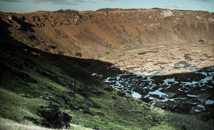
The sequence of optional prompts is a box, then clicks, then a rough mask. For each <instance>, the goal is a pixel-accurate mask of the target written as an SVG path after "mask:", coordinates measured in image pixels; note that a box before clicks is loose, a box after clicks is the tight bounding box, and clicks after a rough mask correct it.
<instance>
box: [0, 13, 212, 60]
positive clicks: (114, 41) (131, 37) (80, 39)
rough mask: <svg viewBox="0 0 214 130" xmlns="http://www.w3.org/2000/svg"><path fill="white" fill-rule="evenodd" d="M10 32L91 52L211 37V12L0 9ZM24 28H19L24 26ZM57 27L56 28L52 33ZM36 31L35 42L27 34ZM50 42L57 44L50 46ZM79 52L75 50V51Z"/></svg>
mask: <svg viewBox="0 0 214 130" xmlns="http://www.w3.org/2000/svg"><path fill="white" fill-rule="evenodd" d="M0 18H1V20H2V21H3V22H5V23H7V24H9V25H10V26H11V27H13V28H8V30H9V31H10V32H11V35H12V36H13V37H14V38H15V39H18V40H19V41H21V42H24V43H26V44H28V45H29V46H32V47H35V48H39V49H42V50H43V51H48V52H51V53H56V54H64V55H70V56H75V55H76V54H77V53H78V54H79V53H81V56H82V57H85V58H93V57H99V56H103V55H106V54H109V52H111V51H112V50H117V49H118V50H119V49H123V48H130V47H136V46H142V45H143V44H150V43H172V44H173V43H180V42H183V43H184V42H185V43H187V44H188V43H190V42H199V41H200V40H203V41H204V42H210V41H214V37H213V36H214V13H212V12H203V11H182V10H166V9H127V10H124V9H100V10H97V11H83V12H78V11H72V10H70V11H69V10H61V11H56V12H33V13H26V14H14V13H13V14H12V13H0ZM23 28H24V29H23ZM56 30H58V32H59V33H55V32H56ZM29 36H35V38H36V39H37V43H34V42H32V41H31V40H29V39H28V37H29ZM50 46H55V47H56V49H55V50H54V51H51V50H52V48H50ZM78 56H79V55H78Z"/></svg>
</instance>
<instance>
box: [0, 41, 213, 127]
mask: <svg viewBox="0 0 214 130" xmlns="http://www.w3.org/2000/svg"><path fill="white" fill-rule="evenodd" d="M0 45H1V46H0V47H1V48H0V53H1V55H0V58H1V61H0V63H1V64H0V65H1V66H0V67H1V68H2V70H4V71H1V75H3V76H2V77H1V84H0V99H1V100H0V104H1V106H0V118H3V119H5V118H7V119H10V120H12V121H14V122H19V123H22V122H25V121H26V119H24V116H29V117H32V118H34V119H37V121H38V124H37V125H41V120H42V117H40V114H39V113H38V109H39V108H40V107H41V106H48V105H49V103H52V104H55V105H58V106H59V107H60V110H62V111H64V112H66V113H68V114H70V115H71V116H72V121H71V129H73V128H75V129H77V130H78V129H81V130H82V129H88V128H94V127H100V128H101V129H102V130H109V129H113V130H142V129H143V130H144V129H145V130H149V129H152V130H158V129H163V130H164V129H167V130H168V129H169V130H170V129H181V126H182V125H185V124H186V121H187V119H188V117H189V116H187V117H186V118H185V120H184V121H183V120H181V121H180V119H182V115H175V114H169V113H168V112H166V111H163V110H160V109H156V108H154V107H150V106H149V105H148V104H146V103H145V102H143V101H140V100H138V99H135V98H133V97H131V96H129V95H125V96H122V97H121V96H119V95H118V91H117V90H115V89H113V90H112V91H109V90H108V89H106V88H108V86H106V85H105V84H103V83H101V82H100V81H98V80H97V79H94V78H93V77H92V76H91V75H90V71H91V72H93V69H90V70H89V68H94V69H95V70H96V69H98V68H99V65H103V66H105V65H106V64H105V63H102V62H101V61H98V60H95V61H94V60H86V61H81V62H78V60H75V59H71V58H70V57H65V56H59V55H53V54H49V53H45V52H42V51H38V50H34V49H32V48H29V47H26V46H25V45H22V44H21V43H19V42H16V41H12V40H3V42H1V44H0ZM24 48H25V49H27V50H28V51H29V52H35V51H37V53H39V54H40V56H34V55H32V54H31V53H26V51H24ZM85 62H93V64H92V65H91V66H90V67H82V66H84V65H85V64H84V63H85ZM81 64H82V66H81ZM93 66H95V67H93ZM112 97H114V98H112ZM87 112H88V113H87ZM179 116H180V117H179ZM190 119H191V118H190ZM1 122H2V120H1ZM6 122H8V123H10V121H9V120H6ZM190 122H191V123H189V124H190V125H187V127H188V128H190V127H191V126H192V125H193V124H194V123H195V122H196V123H198V124H200V125H201V127H203V126H204V128H210V124H209V123H208V124H206V123H202V122H200V120H194V122H193V121H191V120H190ZM12 124H16V123H12ZM75 124H79V125H75ZM19 125H20V124H19ZM33 125H34V124H33ZM6 126H8V125H6ZM15 126H16V125H15ZM82 126H86V127H87V128H86V127H82ZM33 127H34V126H33ZM35 127H36V126H35ZM8 128H11V129H12V128H14V125H13V126H11V127H8ZM22 128H23V129H25V128H29V127H28V126H26V125H23V126H22V125H21V126H20V129H22ZM44 129H45V128H44Z"/></svg>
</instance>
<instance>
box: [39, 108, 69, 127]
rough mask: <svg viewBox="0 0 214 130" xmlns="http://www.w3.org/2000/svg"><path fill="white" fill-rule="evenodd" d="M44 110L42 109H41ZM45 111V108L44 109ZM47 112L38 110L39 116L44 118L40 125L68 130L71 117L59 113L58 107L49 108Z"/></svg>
mask: <svg viewBox="0 0 214 130" xmlns="http://www.w3.org/2000/svg"><path fill="white" fill-rule="evenodd" d="M43 109H44V108H43ZM46 109H47V108H46ZM48 109H49V110H40V113H41V116H42V117H43V118H44V119H43V122H42V124H43V125H44V126H46V127H50V128H60V129H61V128H68V129H69V127H70V121H71V120H72V117H71V116H70V115H69V114H67V113H65V112H63V111H61V110H60V109H59V107H58V106H55V105H53V106H50V107H48Z"/></svg>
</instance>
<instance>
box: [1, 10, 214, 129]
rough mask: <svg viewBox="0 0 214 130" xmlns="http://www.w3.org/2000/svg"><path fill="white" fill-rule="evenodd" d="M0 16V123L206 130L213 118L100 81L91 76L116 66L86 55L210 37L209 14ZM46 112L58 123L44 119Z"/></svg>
mask: <svg viewBox="0 0 214 130" xmlns="http://www.w3.org/2000/svg"><path fill="white" fill-rule="evenodd" d="M186 15H188V16H189V17H185V16H186ZM197 16H199V17H197ZM0 17H1V19H0V29H1V33H0V34H1V35H0V41H1V42H0V59H1V60H0V67H1V71H0V76H1V77H0V104H1V106H0V117H1V118H2V119H1V120H0V124H4V125H2V126H0V128H2V129H3V128H5V125H6V127H9V126H8V125H7V124H5V123H1V122H5V120H6V122H9V124H10V121H9V120H8V119H10V120H13V121H16V122H19V123H21V124H25V122H26V121H31V122H33V123H34V124H36V125H43V126H46V127H53V128H62V127H67V125H68V124H70V123H71V124H72V125H71V129H72V128H73V127H76V128H77V127H82V126H84V127H89V128H93V129H107V130H108V129H114V130H139V129H153V130H155V129H157V130H159V129H164V130H165V129H167V130H170V129H172V130H174V129H194V130H195V129H198V130H200V129H213V122H212V120H210V121H208V122H203V121H201V120H200V119H199V118H198V117H197V116H194V115H177V114H174V113H170V112H166V111H163V110H161V109H158V108H154V107H152V106H150V105H149V104H147V103H145V102H143V101H141V100H138V99H135V98H133V97H131V96H130V95H127V94H125V93H123V92H121V91H118V90H116V89H114V88H112V87H110V86H108V85H106V84H103V83H102V82H101V81H99V80H98V79H97V78H95V77H93V76H101V75H103V76H107V75H111V74H112V73H116V72H120V70H119V69H118V68H116V67H114V65H113V64H111V63H108V62H103V61H99V60H95V59H92V58H96V57H100V56H104V55H108V54H111V53H114V52H118V51H120V50H121V49H129V48H132V47H143V45H144V44H150V43H152V42H158V43H162V42H166V43H173V42H188V41H197V42H198V41H199V40H203V41H212V40H213V37H212V35H213V30H214V28H213V27H214V21H213V19H214V18H213V13H208V12H192V11H188V12H186V11H170V10H160V9H152V10H120V9H117V10H106V9H104V10H99V11H94V12H93V11H90V12H89V11H87V12H76V11H58V12H34V13H26V14H12V13H0ZM178 17H181V20H180V21H179V20H178V19H177V18H178ZM155 19H156V20H155ZM150 20H151V21H150ZM174 20H177V22H178V21H179V23H178V24H177V23H175V22H174ZM155 21H156V22H155ZM174 27H177V28H176V29H177V31H176V30H174ZM185 29H187V30H185ZM179 34H180V35H179ZM154 36H157V37H154ZM175 36H176V37H175ZM77 57H83V58H77ZM87 57H88V59H87ZM89 58H90V59H89ZM99 74H101V75H99ZM92 75H93V76H92ZM51 112H52V113H54V114H56V113H60V114H62V115H64V116H63V121H62V119H61V118H58V117H57V118H54V119H53V118H52V119H50V118H47V115H48V116H49V117H52V114H51ZM56 115H57V114H56ZM68 115H70V116H72V119H71V117H70V116H69V117H68ZM66 116H67V117H68V118H69V119H67V120H64V118H65V117H66ZM204 117H206V115H205V116H204ZM5 118H6V119H5ZM54 120H59V121H60V122H59V123H55V122H54ZM56 124H57V125H56ZM61 126H62V127H61ZM24 127H28V126H23V128H24ZM11 128H12V127H11ZM8 129H10V127H9V128H8Z"/></svg>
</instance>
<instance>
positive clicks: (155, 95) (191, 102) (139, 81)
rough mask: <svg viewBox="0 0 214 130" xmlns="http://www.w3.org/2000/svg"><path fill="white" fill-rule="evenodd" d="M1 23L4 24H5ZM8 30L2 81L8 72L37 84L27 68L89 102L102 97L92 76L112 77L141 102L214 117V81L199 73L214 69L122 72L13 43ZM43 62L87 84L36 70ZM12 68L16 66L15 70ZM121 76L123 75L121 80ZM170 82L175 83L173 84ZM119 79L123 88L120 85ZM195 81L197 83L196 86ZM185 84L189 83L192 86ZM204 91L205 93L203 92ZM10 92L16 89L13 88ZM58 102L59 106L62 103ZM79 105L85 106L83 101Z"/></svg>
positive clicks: (4, 37) (2, 47)
mask: <svg viewBox="0 0 214 130" xmlns="http://www.w3.org/2000/svg"><path fill="white" fill-rule="evenodd" d="M0 22H1V23H2V21H0ZM5 27H9V25H7V24H5V25H4V27H3V26H2V27H1V33H0V34H4V35H1V44H0V54H1V55H0V56H1V60H0V65H1V66H0V67H1V72H0V74H1V79H0V80H1V82H2V77H3V76H4V75H6V74H7V73H8V72H9V73H12V74H13V75H14V77H11V79H15V78H17V77H18V78H19V79H18V80H22V81H25V82H31V83H35V84H37V81H36V80H35V79H33V78H32V77H30V75H29V74H25V73H23V72H20V71H19V72H17V71H16V70H23V69H24V68H27V69H35V71H36V72H37V73H39V74H40V75H42V76H44V77H46V78H48V79H50V80H52V81H53V82H55V83H57V84H59V85H61V86H65V87H70V88H72V89H73V90H74V91H73V92H71V93H70V95H72V96H74V97H75V93H79V94H80V95H82V96H83V97H85V98H86V99H87V98H88V97H90V96H99V95H102V94H103V93H102V92H100V91H99V90H97V88H96V89H95V88H92V87H91V86H92V85H93V84H96V85H99V84H101V82H100V81H99V80H97V79H96V78H95V77H93V76H92V74H95V73H96V74H95V76H101V75H102V79H106V78H107V77H110V80H111V82H108V83H109V85H110V86H112V87H115V88H118V89H120V90H122V91H124V92H127V93H132V92H138V93H139V94H140V95H141V99H142V100H144V101H146V102H148V103H151V104H153V105H154V106H157V107H160V108H163V109H167V110H171V111H176V112H179V113H191V112H193V113H195V112H196V111H192V110H197V111H199V112H207V113H210V114H208V116H207V118H208V119H210V118H213V116H210V115H212V114H213V100H214V96H213V86H214V84H213V81H211V80H207V81H208V82H206V83H201V82H199V81H201V80H202V79H204V80H205V78H206V76H205V75H204V74H203V73H200V72H206V74H208V73H207V72H211V73H210V74H213V70H212V69H210V68H212V66H210V67H207V68H202V69H201V70H199V71H197V73H196V72H193V73H181V74H173V75H165V76H154V77H142V76H137V75H134V74H132V73H128V72H122V71H120V69H119V68H116V67H114V66H113V64H111V63H107V62H102V61H99V60H92V59H79V58H73V57H68V56H64V55H56V54H50V53H47V52H44V51H41V50H38V49H34V48H31V47H28V46H27V45H25V44H23V43H20V42H18V41H16V40H13V38H12V37H10V36H9V35H8V34H9V32H8V31H7V30H6V29H2V28H5ZM5 54H6V55H5ZM7 56H14V57H19V58H20V59H21V60H22V61H23V62H22V63H20V64H16V60H17V58H14V57H7ZM41 62H46V63H48V64H52V65H53V67H57V68H59V69H60V70H62V71H63V72H65V73H66V74H67V75H68V76H69V77H72V78H74V79H76V80H78V81H80V82H83V83H84V85H83V86H81V87H77V85H75V82H74V81H70V80H69V79H67V78H65V77H59V76H56V75H55V73H53V72H52V71H49V70H48V69H46V70H44V69H43V70H41V69H39V68H36V67H35V66H37V65H38V66H39V65H40V66H41V65H42V63H41ZM11 66H13V67H14V68H15V69H14V68H13V67H11ZM118 75H120V76H119V77H118ZM211 76H212V78H213V75H210V77H211ZM167 79H174V80H173V81H172V80H167ZM118 80H119V83H120V86H117V85H118ZM165 81H166V82H167V83H166V82H165ZM193 81H196V82H197V83H195V82H193ZM116 82H117V85H116ZM184 82H189V84H188V83H184ZM26 86H27V84H26ZM28 87H30V86H28ZM204 88H205V90H203V89H204ZM7 89H11V90H14V88H7ZM50 89H51V88H50ZM106 90H108V89H106ZM109 90H110V89H109ZM14 91H15V90H14ZM151 92H152V93H151ZM55 96H57V97H60V98H61V99H62V100H63V102H69V98H68V97H67V96H64V95H58V94H55ZM184 98H185V99H184ZM53 100H54V99H53ZM87 100H89V102H90V103H91V104H90V106H92V107H98V108H99V107H100V106H97V105H96V103H94V102H93V101H91V100H90V99H89V98H88V99H87ZM55 102H57V103H59V104H60V102H59V101H55ZM78 103H79V104H83V103H81V102H78ZM70 107H71V108H72V109H84V110H86V109H87V108H88V107H85V106H70ZM87 110H88V109H87ZM86 113H89V114H90V112H88V111H86Z"/></svg>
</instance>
